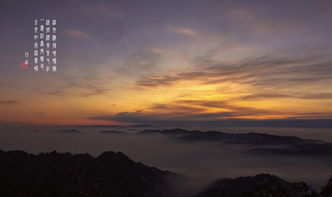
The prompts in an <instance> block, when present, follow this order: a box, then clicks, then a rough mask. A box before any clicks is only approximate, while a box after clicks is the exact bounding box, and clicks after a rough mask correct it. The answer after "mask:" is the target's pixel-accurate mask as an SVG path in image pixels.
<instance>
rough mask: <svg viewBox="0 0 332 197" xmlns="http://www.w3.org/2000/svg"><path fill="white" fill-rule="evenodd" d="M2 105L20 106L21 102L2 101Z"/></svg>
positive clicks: (0, 102)
mask: <svg viewBox="0 0 332 197" xmlns="http://www.w3.org/2000/svg"><path fill="white" fill-rule="evenodd" d="M0 104H1V105H16V104H19V102H18V101H16V100H1V101H0Z"/></svg>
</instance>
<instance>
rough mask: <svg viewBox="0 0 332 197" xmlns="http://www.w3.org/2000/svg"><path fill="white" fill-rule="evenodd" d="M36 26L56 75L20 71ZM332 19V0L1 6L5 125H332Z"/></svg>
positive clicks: (47, 1)
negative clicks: (43, 25)
mask: <svg viewBox="0 0 332 197" xmlns="http://www.w3.org/2000/svg"><path fill="white" fill-rule="evenodd" d="M39 18H54V19H56V20H57V28H58V31H57V38H58V40H57V45H58V48H57V58H58V63H57V64H58V72H56V73H46V72H34V71H33V70H31V69H21V68H20V62H21V61H22V60H23V59H24V52H25V51H27V50H30V49H31V48H32V46H33V22H34V19H39ZM331 21H332V2H331V1H328V0H325V1H324V0H315V1H313V0H311V1H309V0H293V1H288V0H287V1H285V0H251V1H246V0H236V1H231V0H228V1H222V0H218V1H217V0H190V1H189V0H168V1H162V0H140V1H135V0H131V1H129V0H121V1H120V0H109V1H104V0H95V1H88V0H58V1H55V0H43V1H42V0H29V1H27V0H0V121H1V122H2V123H6V124H7V123H14V124H18V123H22V124H41V125H91V124H92V125H105V124H120V125H128V124H166V125H167V124H171V123H174V122H182V123H199V124H205V123H206V124H209V123H211V122H227V121H233V122H235V124H236V123H238V122H239V121H240V122H241V121H242V122H243V121H256V122H257V121H258V122H259V121H261V122H264V121H265V122H266V121H277V122H278V121H279V122H280V121H284V120H292V121H294V120H303V122H308V121H309V122H310V121H312V120H315V121H316V120H317V121H318V123H321V122H322V121H323V122H324V121H325V123H326V122H329V124H330V125H332V124H331V119H332V107H331V106H332V88H331V84H332V83H331V82H332V39H331V38H332V25H331ZM318 125H319V124H318Z"/></svg>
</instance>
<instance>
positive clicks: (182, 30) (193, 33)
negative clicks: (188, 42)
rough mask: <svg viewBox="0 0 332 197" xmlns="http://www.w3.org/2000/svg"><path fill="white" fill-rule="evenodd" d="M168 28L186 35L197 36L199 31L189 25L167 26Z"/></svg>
mask: <svg viewBox="0 0 332 197" xmlns="http://www.w3.org/2000/svg"><path fill="white" fill-rule="evenodd" d="M166 29H167V30H168V31H170V32H172V33H176V34H181V35H185V36H196V35H197V32H196V31H194V30H193V29H190V28H187V27H177V26H167V27H166Z"/></svg>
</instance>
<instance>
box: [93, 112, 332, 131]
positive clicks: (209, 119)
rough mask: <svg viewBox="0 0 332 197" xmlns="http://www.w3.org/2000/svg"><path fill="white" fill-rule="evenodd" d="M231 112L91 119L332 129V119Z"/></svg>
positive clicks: (205, 125) (160, 123)
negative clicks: (237, 115)
mask: <svg viewBox="0 0 332 197" xmlns="http://www.w3.org/2000/svg"><path fill="white" fill-rule="evenodd" d="M217 116H218V117H221V116H223V117H228V118H226V119H214V117H217ZM232 116H233V114H232V113H231V112H224V113H206V114H204V113H202V114H196V115H192V116H189V117H190V118H189V117H187V118H186V119H184V118H177V117H176V116H172V115H165V114H155V113H154V114H148V113H142V112H133V113H129V112H122V113H118V114H115V115H109V116H107V115H106V116H95V117H91V119H96V120H110V121H119V122H125V123H136V124H151V123H153V124H154V125H158V126H169V127H174V126H180V127H186V126H190V127H194V126H198V127H200V128H204V127H206V129H207V128H210V127H223V126H237V127H289V128H332V119H331V118H330V119H326V118H325V119H314V118H311V119H301V118H285V119H262V120H257V119H250V118H247V119H240V118H231V117H232Z"/></svg>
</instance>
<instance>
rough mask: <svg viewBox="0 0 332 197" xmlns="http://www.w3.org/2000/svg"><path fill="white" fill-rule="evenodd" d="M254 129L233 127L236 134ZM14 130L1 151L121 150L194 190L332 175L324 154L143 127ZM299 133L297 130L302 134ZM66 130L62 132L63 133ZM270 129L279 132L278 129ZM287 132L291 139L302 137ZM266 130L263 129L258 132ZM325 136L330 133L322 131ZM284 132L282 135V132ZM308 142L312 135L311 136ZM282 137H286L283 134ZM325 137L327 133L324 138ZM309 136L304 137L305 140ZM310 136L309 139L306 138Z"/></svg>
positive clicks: (317, 180) (313, 180)
mask: <svg viewBox="0 0 332 197" xmlns="http://www.w3.org/2000/svg"><path fill="white" fill-rule="evenodd" d="M252 129H253V128H246V129H245V128H242V130H241V129H237V128H233V129H228V130H229V131H231V132H244V131H252ZM102 130H108V129H104V128H89V127H83V128H75V129H73V128H72V127H38V128H36V127H35V126H24V127H23V126H15V127H14V126H11V127H3V128H1V131H0V135H1V137H0V144H1V145H0V149H2V150H24V151H27V152H30V153H40V152H50V151H53V150H56V151H58V152H70V153H89V154H91V155H93V156H98V155H99V154H101V153H102V152H104V151H121V152H123V153H125V154H126V155H127V156H128V157H130V158H131V159H132V160H134V161H136V162H142V163H144V164H146V165H148V166H154V167H157V168H160V169H162V170H169V171H172V172H176V173H179V174H182V175H184V176H186V177H187V178H188V180H189V182H190V185H191V186H192V187H193V188H197V187H198V186H202V185H205V184H208V183H210V182H211V181H213V180H215V179H217V178H223V177H227V178H233V177H234V178H235V177H239V176H252V175H256V174H259V173H270V174H274V175H277V176H279V177H281V178H283V179H285V180H288V181H292V182H296V181H305V182H307V183H308V184H310V185H312V186H313V187H314V188H316V189H319V188H320V187H322V186H323V185H324V184H325V183H326V181H327V180H328V178H329V177H330V175H331V174H332V168H331V166H332V159H329V158H325V157H318V156H283V155H272V154H271V155H264V156H262V155H255V154H249V153H246V152H245V151H246V150H247V149H248V145H234V144H233V145H232V144H220V143H216V142H213V143H212V142H185V141H181V140H176V139H172V138H169V137H167V136H162V135H158V134H156V135H141V134H138V132H137V130H143V129H128V128H120V129H114V128H112V129H109V130H118V131H123V132H125V134H123V133H120V132H119V133H117V132H110V133H107V132H103V133H102V132H100V131H102ZM298 130H299V129H297V130H294V129H293V131H296V132H298ZM60 131H61V132H60ZM270 131H272V132H271V133H273V132H276V131H277V130H276V129H271V130H270ZM291 131H292V130H289V131H288V132H286V131H284V134H285V135H292V134H296V132H295V133H294V132H293V133H292V132H291ZM258 132H263V131H258ZM320 132H321V133H324V132H326V131H324V130H321V131H320ZM279 133H280V131H279ZM302 133H304V134H306V136H307V138H312V137H313V136H314V135H315V134H317V133H315V132H314V131H313V130H312V132H311V133H312V136H310V135H309V134H308V133H310V132H309V130H308V129H307V130H306V132H302ZM280 135H281V134H280ZM322 136H323V135H322ZM302 137H303V136H302ZM304 137H305V136H304Z"/></svg>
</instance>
